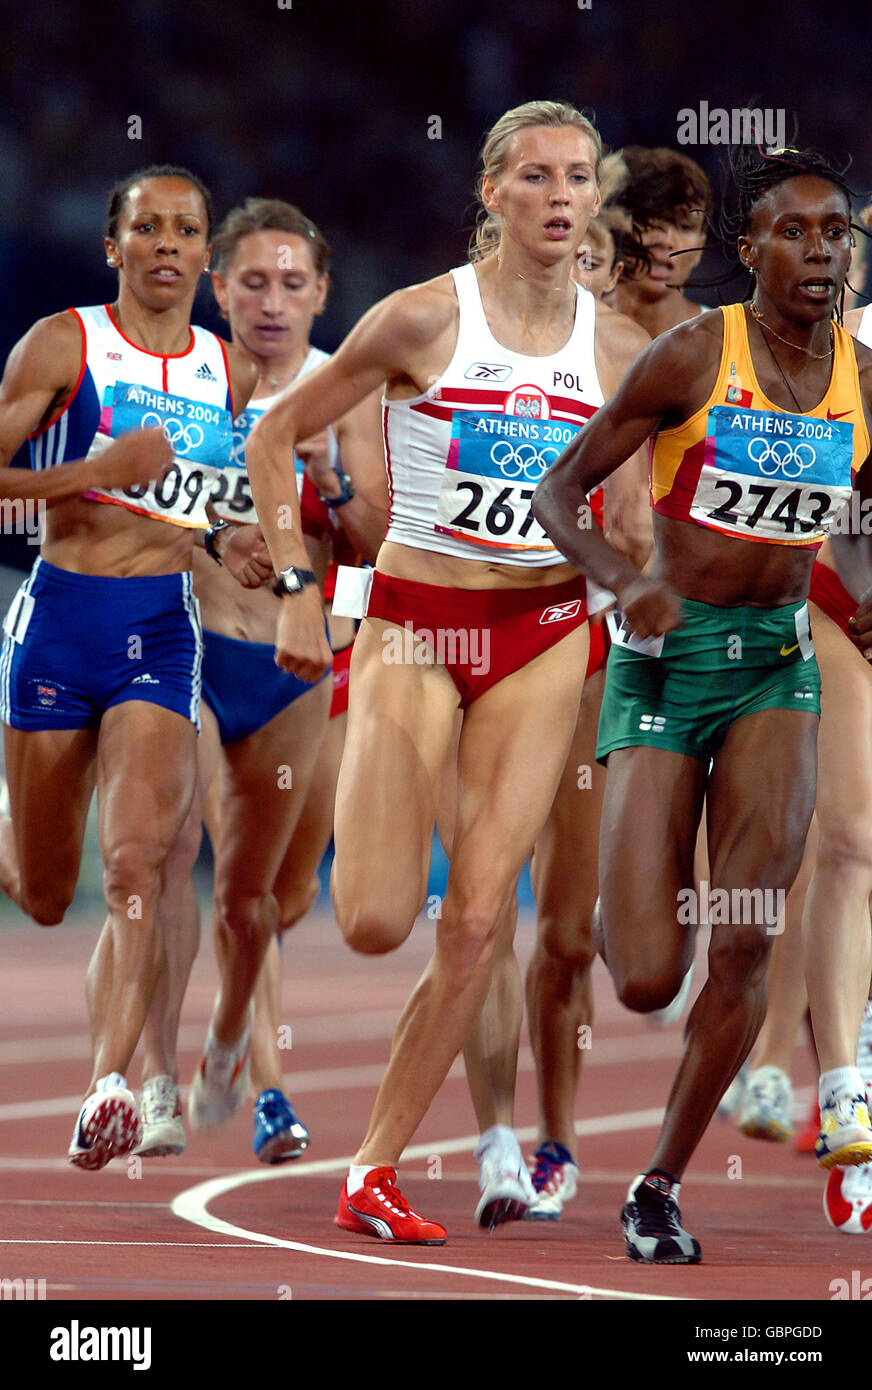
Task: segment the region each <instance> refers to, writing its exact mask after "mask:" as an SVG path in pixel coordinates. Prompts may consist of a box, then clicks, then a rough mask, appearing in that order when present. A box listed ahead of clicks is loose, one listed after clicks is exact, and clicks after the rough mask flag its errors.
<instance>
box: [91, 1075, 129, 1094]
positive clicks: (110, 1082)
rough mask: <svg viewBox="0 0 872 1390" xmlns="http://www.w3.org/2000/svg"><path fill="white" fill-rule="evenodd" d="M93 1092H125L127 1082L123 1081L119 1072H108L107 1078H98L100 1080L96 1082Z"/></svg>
mask: <svg viewBox="0 0 872 1390" xmlns="http://www.w3.org/2000/svg"><path fill="white" fill-rule="evenodd" d="M94 1090H95V1091H126V1090H127V1082H126V1081H125V1080H124V1077H123V1076H122V1075H121V1073H120V1071H110V1073H109V1075H108V1076H101V1077H100V1080H99V1081H98V1082H97V1085H96V1086H95V1087H94Z"/></svg>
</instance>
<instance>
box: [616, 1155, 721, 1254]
mask: <svg viewBox="0 0 872 1390" xmlns="http://www.w3.org/2000/svg"><path fill="white" fill-rule="evenodd" d="M680 1188H681V1184H680V1183H673V1184H670V1183H669V1182H668V1181H667V1179H666V1178H663V1177H661V1176H660V1175H659V1174H653V1173H650V1174H649V1173H642V1174H641V1175H640V1176H639V1177H638V1178H634V1179H633V1182H632V1183H631V1184H630V1190H629V1192H628V1193H627V1201H626V1203H625V1205H624V1210H623V1211H622V1212H621V1227H622V1229H623V1232H624V1240H625V1241H626V1244H627V1255H628V1256H629V1258H630V1259H631V1260H638V1261H639V1262H640V1264H645V1265H696V1264H699V1262H700V1260H701V1258H702V1251H701V1250H700V1248H699V1241H697V1240H694V1238H693V1236H691V1235H688V1233H687V1231H684V1230H682V1228H681V1212H680V1211H679V1210H678V1193H679V1191H680Z"/></svg>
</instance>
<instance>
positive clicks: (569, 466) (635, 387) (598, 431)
mask: <svg viewBox="0 0 872 1390" xmlns="http://www.w3.org/2000/svg"><path fill="white" fill-rule="evenodd" d="M719 352H720V349H719V345H718V344H717V342H716V338H715V337H714V336H713V335H712V334H711V332H708V333H705V334H703V335H701V334H700V333H699V330H698V329H694V328H691V327H690V325H688V326H687V327H682V328H679V329H675V330H674V331H673V332H672V333H670V334H668V335H667V336H666V337H664V338H660V339H657V340H656V341H655V342H653V343H651V344H650V346H649V347H648V348H646V349H645V351H644V352H643V353H642V355H641V357H640V358H639V359H638V361H637V362H636V363H635V365H634V366H633V367H632V368H631V370H630V371H629V373H628V374H627V376H626V377H625V379H624V381H623V383H622V384H621V386H620V387H619V389H618V392H617V394H616V395H615V396H614V398H613V399H612V400H611V401H609V402H608V404H607V405H604V406H603V407H602V408H601V409H600V410H598V411H597V413H596V415H594V417H593V419H592V420H590V421H589V422H588V424H587V425H585V427H584V429H583V430H582V431H581V432H580V434H578V435H577V436H576V438H575V439H574V440H573V442H572V443H571V444H570V445H569V446H568V447H567V448H566V449H565V450H564V452H563V454H561V456H560V458H559V459H558V460H557V462H556V463H555V464H554V465H553V467H552V468H550V469H549V470H548V472H547V473H546V475H545V477H544V478H543V480H542V482H541V483H540V484H539V486H538V488H537V489H536V494H535V497H534V499H533V513H534V515H535V516H536V518H537V520H538V521H539V522H540V524H541V525H542V526H543V527H544V529H545V530H546V531H547V533H548V535H549V536H550V537H551V539H552V540H553V541H554V543H555V545H556V546H557V548H558V550H560V551H561V552H562V553H563V554H564V555H565V556H566V557H567V559H569V560H571V561H572V563H573V564H574V565H576V566H577V567H578V568H579V569H580V570H581V571H582V573H583V574H586V575H589V576H590V578H591V579H594V580H595V581H596V582H597V583H598V584H601V585H602V586H603V588H606V589H611V590H612V591H613V592H614V593H615V594H617V596H618V600H619V602H620V603H621V607H622V608H623V609H624V612H625V614H626V616H627V617H628V619H629V620H630V622H631V626H633V627H634V629H635V631H636V632H637V633H638V635H639V636H640V637H649V636H652V635H654V634H656V633H661V632H668V631H669V630H670V629H671V628H672V627H675V626H676V625H677V623H678V621H679V618H680V612H679V609H678V605H677V603H676V601H675V599H674V597H673V596H672V595H671V594H670V593H669V591H668V590H667V589H666V588H665V586H664V585H662V584H654V583H652V582H651V581H648V580H644V579H643V578H642V576H641V574H640V571H639V568H638V567H637V565H635V564H634V563H633V561H632V560H631V559H630V558H629V557H628V556H625V555H622V554H620V553H619V551H618V550H617V549H616V548H615V546H613V545H611V544H609V542H608V540H607V539H606V538H605V536H604V535H602V534H601V533H600V531H599V528H598V527H596V526H594V527H587V526H583V527H582V526H580V525H579V520H580V518H582V517H584V516H585V515H586V512H585V510H584V509H585V507H586V494H587V493H588V492H590V491H591V490H592V489H593V488H595V487H597V486H599V484H600V483H602V482H604V480H605V479H606V478H608V477H609V476H610V475H611V474H612V473H614V472H615V470H616V469H617V468H619V467H620V466H621V465H622V464H623V463H625V462H626V461H627V460H628V459H629V458H631V456H632V455H633V454H635V453H636V452H637V451H638V450H639V449H641V448H642V446H643V445H644V443H645V441H646V440H647V439H648V437H649V436H650V434H651V433H652V432H653V430H654V429H655V428H656V427H657V426H658V425H659V424H660V423H661V422H665V423H667V424H670V425H671V424H677V423H679V422H680V421H681V420H683V419H686V418H687V417H688V416H689V415H690V414H692V413H693V410H694V409H696V408H697V405H698V404H699V403H700V401H704V400H705V396H704V395H703V396H701V395H700V392H701V390H702V389H703V388H702V386H701V385H700V382H701V381H703V382H707V381H708V377H709V376H712V377H713V373H714V371H715V370H716V365H717V359H718V358H719ZM709 368H711V370H709ZM637 600H638V601H637Z"/></svg>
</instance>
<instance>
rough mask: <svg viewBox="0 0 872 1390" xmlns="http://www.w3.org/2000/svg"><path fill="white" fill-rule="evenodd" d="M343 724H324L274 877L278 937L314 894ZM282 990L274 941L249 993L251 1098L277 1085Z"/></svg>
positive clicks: (341, 718) (340, 718)
mask: <svg viewBox="0 0 872 1390" xmlns="http://www.w3.org/2000/svg"><path fill="white" fill-rule="evenodd" d="M345 724H346V716H345V715H344V714H340V715H337V716H336V718H335V719H331V720H330V721H329V723H328V725H327V728H326V730H325V733H324V738H323V739H322V741H321V747H320V749H319V751H318V760H317V762H316V764H315V770H314V772H313V774H312V780H311V782H310V785H309V791H308V794H307V796H306V800H305V802H304V805H303V809H302V812H301V813H300V818H299V820H298V821H297V824H296V827H295V829H294V833H293V835H292V836H291V842H290V844H289V845H288V848H287V852H286V854H285V857H284V862H283V863H282V866H281V868H280V869H279V871H278V874H277V876H276V881H275V884H274V886H273V893H274V895H275V898H276V901H277V902H278V907H279V935H283V934H284V932H286V931H288V930H290V928H291V927H293V926H294V925H295V924H296V923H297V922H298V921H300V919H301V918H303V917H305V916H306V914H307V913H308V912H309V910H310V908H311V907H312V904H313V903H314V901H315V899H316V897H317V896H318V888H319V883H318V878H317V869H318V865H319V864H320V863H321V860H322V859H323V857H324V852H325V850H326V849H327V846H328V845H329V843H330V838H331V835H332V833H333V807H334V803H335V800H336V781H337V778H338V776H339V764H340V762H341V761H342V747H343V744H344V742H345ZM281 992H282V958H281V951H280V950H279V942H278V937H276V938H275V939H274V940H273V941H271V942H270V944H269V947H268V948H267V953H266V956H265V957H264V962H263V965H262V966H261V971H260V974H259V975H258V977H257V985H256V987H255V994H254V1023H253V1025H252V1032H251V1079H252V1089H253V1090H254V1092H255V1094H256V1095H259V1094H260V1092H261V1091H266V1090H271V1089H276V1090H281V1087H282V1062H283V1053H282V1050H281V1048H280V1047H279V1028H280V1026H281Z"/></svg>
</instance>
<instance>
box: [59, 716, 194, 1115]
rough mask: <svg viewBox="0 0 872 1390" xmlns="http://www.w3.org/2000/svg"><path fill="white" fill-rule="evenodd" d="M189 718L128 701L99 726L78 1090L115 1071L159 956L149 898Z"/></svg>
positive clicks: (180, 799) (153, 896)
mask: <svg viewBox="0 0 872 1390" xmlns="http://www.w3.org/2000/svg"><path fill="white" fill-rule="evenodd" d="M196 738H197V733H196V729H195V728H194V726H193V724H191V723H190V722H189V721H188V720H187V719H185V718H183V716H182V715H180V714H176V713H174V712H173V711H171V710H166V709H163V708H161V707H160V706H158V705H151V704H147V703H145V702H143V701H139V700H131V701H128V702H127V703H124V704H121V705H115V706H113V707H112V708H111V709H109V710H107V711H106V713H105V714H104V716H103V719H102V722H101V725H100V735H99V744H98V755H97V786H98V806H99V826H100V846H101V850H102V854H103V865H104V885H105V893H106V902H107V905H108V908H109V915H108V917H107V920H106V925H105V926H104V928H103V931H102V932H101V935H100V939H99V941H98V943H97V947H96V950H95V951H94V954H93V956H92V958H91V964H90V966H89V968H88V978H87V997H88V1008H89V1012H90V1017H91V1034H92V1040H93V1048H94V1059H93V1072H92V1075H91V1080H90V1082H89V1087H88V1090H87V1091H86V1092H85V1096H86V1097H87V1096H88V1095H90V1094H91V1092H92V1091H93V1089H94V1087H95V1085H96V1082H97V1080H98V1078H99V1077H101V1076H104V1075H106V1074H108V1073H110V1072H121V1073H124V1072H126V1070H127V1067H128V1064H129V1062H130V1059H131V1057H132V1056H133V1053H134V1050H135V1048H136V1044H137V1042H138V1040H139V1035H140V1033H141V1032H142V1029H143V1027H144V1024H145V1020H146V1016H147V1014H148V1010H149V1006H150V1004H151V999H152V995H153V993H154V988H155V984H156V981H157V976H158V970H159V966H160V960H161V954H162V941H161V935H160V930H159V925H158V899H159V896H160V888H161V878H162V875H163V872H164V866H165V864H166V861H167V857H168V855H169V853H170V850H171V848H172V845H173V843H174V841H175V839H176V837H177V836H178V834H179V832H180V830H181V828H182V825H183V824H184V821H185V819H186V817H187V814H188V810H189V808H190V805H191V800H192V798H193V795H194V786H195V782H196V761H195V760H196Z"/></svg>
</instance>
